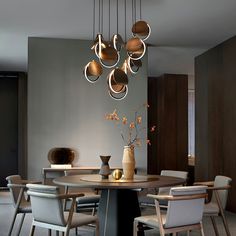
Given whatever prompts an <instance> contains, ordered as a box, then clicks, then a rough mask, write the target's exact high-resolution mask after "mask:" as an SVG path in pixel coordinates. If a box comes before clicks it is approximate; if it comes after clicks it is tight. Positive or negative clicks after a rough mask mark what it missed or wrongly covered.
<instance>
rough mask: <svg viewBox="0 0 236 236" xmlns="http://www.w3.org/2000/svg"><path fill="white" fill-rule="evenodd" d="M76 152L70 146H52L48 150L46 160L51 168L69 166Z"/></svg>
mask: <svg viewBox="0 0 236 236" xmlns="http://www.w3.org/2000/svg"><path fill="white" fill-rule="evenodd" d="M75 157H76V152H75V151H74V150H73V149H71V148H66V147H60V148H52V149H50V151H49V152H48V160H49V162H50V164H51V167H52V168H60V167H63V168H71V167H72V162H73V160H74V159H75Z"/></svg>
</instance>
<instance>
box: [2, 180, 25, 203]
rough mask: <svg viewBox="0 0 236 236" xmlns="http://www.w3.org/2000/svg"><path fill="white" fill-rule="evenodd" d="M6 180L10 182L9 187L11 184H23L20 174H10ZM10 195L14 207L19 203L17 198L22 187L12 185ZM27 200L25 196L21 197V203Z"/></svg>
mask: <svg viewBox="0 0 236 236" xmlns="http://www.w3.org/2000/svg"><path fill="white" fill-rule="evenodd" d="M6 180H7V182H8V187H9V184H22V178H21V176H20V175H10V176H8V177H6ZM9 189H10V196H11V199H12V202H13V205H14V207H15V206H16V204H17V199H18V197H19V194H20V188H18V187H10V188H9ZM23 202H26V199H25V197H24V196H23V197H22V199H21V203H23Z"/></svg>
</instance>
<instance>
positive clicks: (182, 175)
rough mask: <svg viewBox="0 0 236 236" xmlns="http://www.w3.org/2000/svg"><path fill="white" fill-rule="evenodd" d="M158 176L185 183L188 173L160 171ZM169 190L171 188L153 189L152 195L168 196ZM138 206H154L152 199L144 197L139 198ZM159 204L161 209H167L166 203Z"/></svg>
mask: <svg viewBox="0 0 236 236" xmlns="http://www.w3.org/2000/svg"><path fill="white" fill-rule="evenodd" d="M160 175H162V176H171V177H177V178H182V179H184V180H185V181H186V182H187V178H188V172H186V171H177V170H162V171H161V174H160ZM170 189H171V187H162V188H159V189H153V193H154V194H158V195H168V194H169V192H170ZM140 204H141V205H144V206H155V203H154V199H153V198H149V197H146V196H143V197H140ZM159 204H160V205H161V206H162V208H166V207H167V201H164V200H162V201H160V202H159Z"/></svg>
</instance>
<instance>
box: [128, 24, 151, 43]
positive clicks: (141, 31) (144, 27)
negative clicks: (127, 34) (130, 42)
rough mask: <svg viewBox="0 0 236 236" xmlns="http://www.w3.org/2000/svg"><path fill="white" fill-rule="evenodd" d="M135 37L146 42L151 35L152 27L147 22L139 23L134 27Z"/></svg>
mask: <svg viewBox="0 0 236 236" xmlns="http://www.w3.org/2000/svg"><path fill="white" fill-rule="evenodd" d="M132 33H133V36H135V37H138V38H140V39H142V40H143V41H145V40H146V39H148V38H149V36H150V34H151V27H150V26H149V24H148V23H147V22H146V21H142V20H141V21H137V22H136V23H135V24H134V25H133V27H132Z"/></svg>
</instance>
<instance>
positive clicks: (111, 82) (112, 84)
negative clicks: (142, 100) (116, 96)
mask: <svg viewBox="0 0 236 236" xmlns="http://www.w3.org/2000/svg"><path fill="white" fill-rule="evenodd" d="M114 73H115V69H114V70H112V71H111V72H110V73H109V75H108V77H107V83H108V87H109V90H110V91H111V92H112V93H122V92H123V91H124V89H125V86H126V85H123V84H118V83H117V82H116V81H115V78H114Z"/></svg>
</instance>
